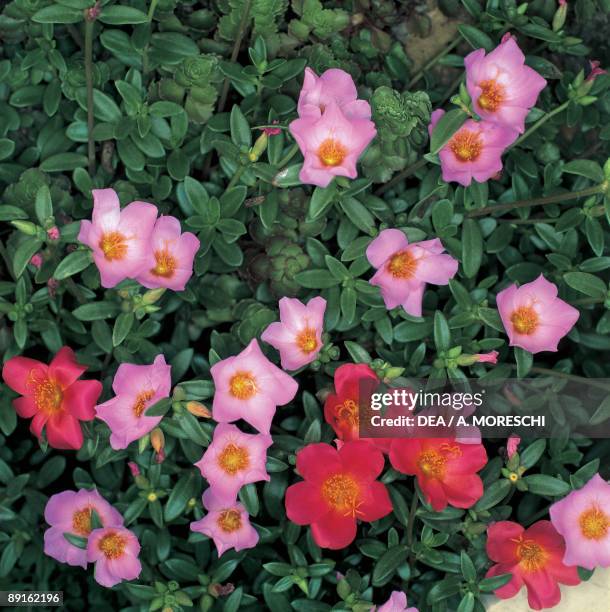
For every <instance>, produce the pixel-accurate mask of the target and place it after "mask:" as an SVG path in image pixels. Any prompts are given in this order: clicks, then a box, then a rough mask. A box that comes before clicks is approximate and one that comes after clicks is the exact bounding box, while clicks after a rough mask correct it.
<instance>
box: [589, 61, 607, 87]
mask: <svg viewBox="0 0 610 612" xmlns="http://www.w3.org/2000/svg"><path fill="white" fill-rule="evenodd" d="M599 64H600V63H599V61H598V60H589V65H590V66H591V72H589V76H588V77H587V79H586V80H587V81H588V82H591V81H594V80H595V79H596V78H597V77H598V76H599V75H600V74H608V71H607V70H604V69H603V68H600V67H599Z"/></svg>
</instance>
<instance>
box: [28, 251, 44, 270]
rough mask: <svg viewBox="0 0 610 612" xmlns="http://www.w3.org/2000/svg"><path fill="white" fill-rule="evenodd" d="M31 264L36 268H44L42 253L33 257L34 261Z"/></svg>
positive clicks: (31, 260)
mask: <svg viewBox="0 0 610 612" xmlns="http://www.w3.org/2000/svg"><path fill="white" fill-rule="evenodd" d="M30 263H31V264H32V265H33V266H34V267H35V268H40V266H42V255H41V254H40V253H36V254H35V255H32V259H30Z"/></svg>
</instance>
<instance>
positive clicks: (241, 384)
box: [229, 372, 257, 400]
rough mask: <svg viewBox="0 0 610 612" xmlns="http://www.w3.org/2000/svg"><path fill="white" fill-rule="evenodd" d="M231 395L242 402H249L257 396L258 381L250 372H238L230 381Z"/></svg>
mask: <svg viewBox="0 0 610 612" xmlns="http://www.w3.org/2000/svg"><path fill="white" fill-rule="evenodd" d="M229 390H230V391H231V395H232V396H233V397H236V398H237V399H240V400H248V399H250V398H252V397H254V396H255V395H256V390H257V389H256V380H255V379H254V376H252V374H250V373H249V372H237V373H236V374H234V375H233V376H232V377H231V380H230V381H229Z"/></svg>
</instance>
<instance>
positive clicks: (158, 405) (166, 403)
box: [144, 397, 172, 417]
mask: <svg viewBox="0 0 610 612" xmlns="http://www.w3.org/2000/svg"><path fill="white" fill-rule="evenodd" d="M171 405H172V399H171V398H170V397H164V398H163V399H160V400H159V401H158V402H155V403H154V404H152V406H150V407H149V408H148V409H147V410H146V411H145V412H144V414H145V415H146V416H149V417H156V416H164V415H165V413H166V412H167V411H168V410H169V409H170V408H171Z"/></svg>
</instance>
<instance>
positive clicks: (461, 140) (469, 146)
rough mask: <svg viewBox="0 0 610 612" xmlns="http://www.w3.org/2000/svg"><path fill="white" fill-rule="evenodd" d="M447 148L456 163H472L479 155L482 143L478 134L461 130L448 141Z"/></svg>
mask: <svg viewBox="0 0 610 612" xmlns="http://www.w3.org/2000/svg"><path fill="white" fill-rule="evenodd" d="M449 148H450V149H451V151H452V152H453V154H454V155H455V157H456V159H457V160H458V161H461V162H472V161H476V160H477V159H478V157H479V155H480V154H481V151H482V149H483V142H482V141H481V136H480V134H479V133H478V132H472V131H471V130H468V129H462V130H460V131H459V132H458V133H457V134H456V135H455V136H454V137H453V138H452V139H451V140H450V141H449Z"/></svg>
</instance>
